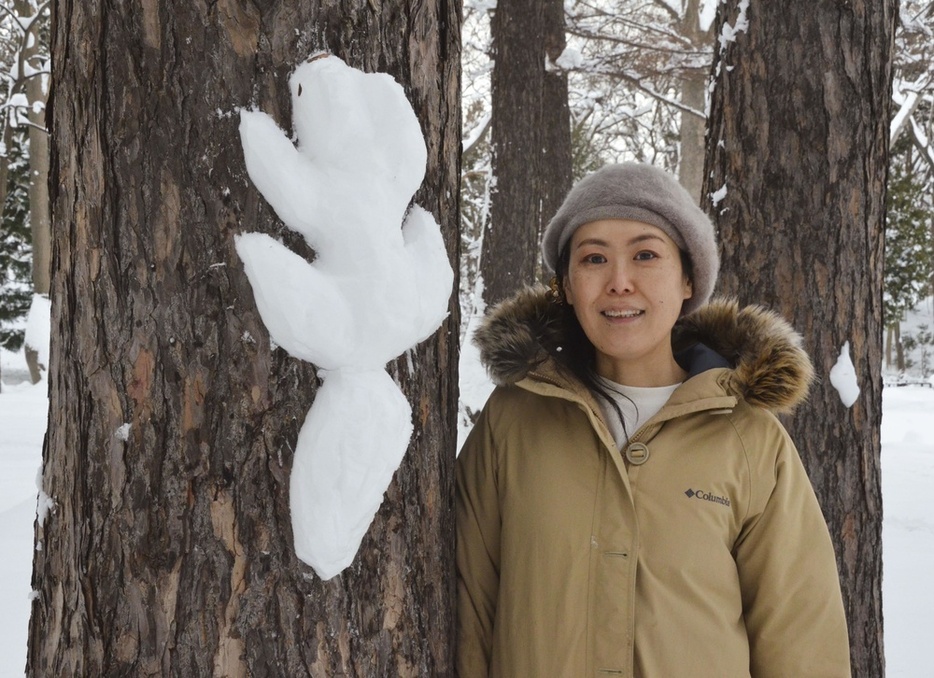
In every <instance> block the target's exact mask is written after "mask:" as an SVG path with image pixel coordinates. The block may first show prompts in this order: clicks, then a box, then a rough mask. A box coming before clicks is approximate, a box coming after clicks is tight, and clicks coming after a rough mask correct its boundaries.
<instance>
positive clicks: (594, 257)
mask: <svg viewBox="0 0 934 678" xmlns="http://www.w3.org/2000/svg"><path fill="white" fill-rule="evenodd" d="M584 263H587V264H603V263H606V257H605V256H603V255H602V254H588V255H587V256H586V257H584Z"/></svg>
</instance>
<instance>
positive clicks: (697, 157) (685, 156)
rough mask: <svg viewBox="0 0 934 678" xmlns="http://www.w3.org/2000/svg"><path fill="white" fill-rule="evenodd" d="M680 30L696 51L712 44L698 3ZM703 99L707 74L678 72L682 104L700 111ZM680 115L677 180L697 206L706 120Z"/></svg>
mask: <svg viewBox="0 0 934 678" xmlns="http://www.w3.org/2000/svg"><path fill="white" fill-rule="evenodd" d="M680 28H681V30H680V31H679V32H680V34H681V35H682V36H684V37H685V38H687V40H689V41H690V42H691V44H692V45H694V46H695V48H696V49H700V48H702V47H709V45H710V43H711V42H712V35H711V33H710V31H709V30H708V31H702V30H701V29H700V0H688V3H687V7H686V8H685V12H684V18H683V20H682V22H681V27H680ZM706 99H707V74H706V72H705V71H704V70H701V69H695V68H691V69H685V70H684V71H683V72H682V73H681V103H682V104H684V105H685V106H688V107H690V108H693V109H694V110H695V111H701V112H703V110H704V105H705V103H706ZM680 115H681V129H680V133H681V138H680V141H681V154H680V156H681V157H680V163H679V165H678V180H679V181H680V182H681V185H682V186H684V188H685V190H686V191H687V192H688V193H690V194H691V197H692V198H694V200H695V201H696V202H697V203H698V204H700V194H701V188H702V187H703V185H704V150H705V149H704V132H705V131H706V126H707V120H706V119H705V118H702V117H699V116H696V115H693V114H691V113H686V112H685V111H681V113H680Z"/></svg>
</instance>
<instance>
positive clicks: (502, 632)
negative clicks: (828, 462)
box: [457, 289, 850, 678]
mask: <svg viewBox="0 0 934 678" xmlns="http://www.w3.org/2000/svg"><path fill="white" fill-rule="evenodd" d="M555 321H556V310H555V307H554V306H553V305H552V304H551V303H550V301H549V300H548V298H547V296H546V293H545V292H544V290H541V289H535V290H527V291H524V292H522V293H521V294H519V295H518V296H517V297H516V298H514V299H513V300H511V301H508V302H506V303H504V304H502V305H500V306H499V307H497V308H496V309H494V311H493V313H492V315H491V316H490V317H488V319H487V321H486V324H485V326H484V327H483V328H482V330H481V332H480V333H478V344H479V345H480V348H481V357H482V358H483V359H484V361H485V363H486V366H487V368H488V370H489V371H490V373H491V375H492V376H493V378H494V380H496V381H497V382H498V383H499V384H500V386H498V388H497V389H496V390H495V391H494V393H493V394H492V396H491V397H490V399H489V401H488V402H487V404H486V406H485V408H484V409H483V412H482V413H481V415H480V417H479V420H478V421H477V423H476V425H475V427H474V429H473V431H472V433H471V435H470V436H469V438H468V440H467V442H466V443H465V445H464V448H463V450H462V451H461V454H460V456H459V459H458V465H457V466H458V468H457V569H458V632H457V642H458V646H457V668H458V673H459V675H460V676H462V677H463V678H474V677H482V676H487V675H489V676H508V677H512V678H535V677H539V676H540V677H543V678H544V677H549V678H551V677H558V676H569V677H579V676H597V677H606V676H638V677H641V678H676V677H678V676H691V677H692V678H701V677H704V676H710V677H716V678H724V677H735V676H754V677H756V678H760V677H763V676H775V677H779V676H781V677H783V678H791V677H794V678H801V677H805V676H840V677H843V676H847V677H848V676H850V668H849V648H848V640H847V630H846V622H845V619H844V612H843V605H842V601H841V596H840V587H839V582H838V576H837V570H836V564H835V560H834V552H833V548H832V545H831V542H830V538H829V535H828V531H827V527H826V524H825V522H824V519H823V516H822V515H821V511H820V508H819V506H818V504H817V501H816V499H815V496H814V492H813V490H812V488H811V485H810V483H809V481H808V478H807V476H806V474H805V471H804V468H803V466H802V464H801V461H800V459H799V457H798V454H797V452H796V450H795V447H794V445H793V444H792V442H791V440H790V439H789V437H788V435H787V433H786V432H785V429H784V428H783V427H782V425H781V424H780V423H779V422H778V420H777V419H776V418H775V415H774V413H775V412H781V411H787V410H790V409H791V408H793V407H794V405H796V404H797V403H798V402H800V401H801V400H802V399H803V398H804V397H805V395H806V392H807V387H808V384H809V381H810V379H811V376H812V370H811V365H810V361H809V360H808V357H807V355H806V354H805V353H804V351H803V350H802V349H801V348H800V346H799V343H800V342H799V338H798V337H797V335H796V334H795V333H794V332H793V331H792V330H791V329H790V327H789V326H788V325H787V324H786V323H785V322H784V321H783V320H781V319H780V318H778V317H777V316H775V315H774V314H771V313H770V312H768V311H765V310H763V309H761V308H758V307H750V308H746V309H742V310H740V309H739V308H738V306H737V305H736V304H735V303H733V302H727V301H719V302H714V303H712V304H709V305H708V306H706V307H704V308H702V309H700V310H699V311H697V312H695V313H693V314H692V315H690V316H688V317H686V318H682V319H681V320H679V323H678V325H677V326H676V329H675V332H674V334H673V343H674V345H675V348H676V350H678V351H682V353H680V356H679V360H685V361H688V362H690V364H689V365H686V366H685V367H686V369H688V371H689V372H690V373H691V375H692V376H690V378H689V379H688V380H687V381H685V383H683V384H682V385H681V386H680V387H679V388H678V389H677V390H676V391H675V392H674V394H673V395H672V396H671V398H670V400H669V402H668V403H667V404H666V405H665V406H664V407H663V408H662V410H661V411H660V412H658V413H657V414H656V415H655V416H654V417H653V418H652V419H651V420H649V421H648V422H647V423H646V424H645V425H644V426H643V427H642V428H641V429H639V430H638V431H636V432H635V433H634V434H633V435H632V437H631V439H630V441H629V444H628V447H627V448H625V449H624V450H623V451H622V452H620V451H619V450H618V449H617V447H616V445H615V443H614V441H613V439H612V437H611V435H610V433H609V432H608V430H607V427H606V425H605V423H604V422H603V420H602V415H601V411H600V407H599V406H598V404H597V402H596V401H595V399H594V396H593V395H592V394H591V393H590V392H589V391H588V390H587V389H586V388H585V387H584V386H583V385H582V384H581V383H580V382H579V381H577V380H576V379H575V378H574V377H573V376H571V375H570V374H569V373H568V372H567V371H566V370H565V369H564V368H562V367H561V366H560V365H559V363H557V362H556V361H555V360H553V358H552V357H551V356H553V355H554V354H555V347H556V346H557V345H560V341H561V336H560V332H559V331H558V330H557V329H556V322H555ZM710 356H714V358H715V359H714V360H713V361H712V362H711V361H710V360H709V358H710ZM717 364H720V365H729V366H728V367H723V366H720V367H709V365H717ZM705 367H709V369H705Z"/></svg>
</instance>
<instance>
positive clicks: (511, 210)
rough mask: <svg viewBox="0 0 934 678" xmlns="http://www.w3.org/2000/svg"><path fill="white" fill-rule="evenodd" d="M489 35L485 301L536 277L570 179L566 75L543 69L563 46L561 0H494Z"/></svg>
mask: <svg viewBox="0 0 934 678" xmlns="http://www.w3.org/2000/svg"><path fill="white" fill-rule="evenodd" d="M491 34H492V38H493V60H494V67H493V78H492V80H493V89H492V112H493V130H492V135H491V140H492V144H493V176H494V177H495V182H496V183H495V186H494V189H493V193H492V198H491V205H490V222H489V224H488V225H487V228H486V232H485V233H484V236H483V252H482V255H481V259H480V273H481V275H482V277H483V299H484V301H485V302H486V304H487V305H491V304H494V303H496V302H498V301H501V300H502V299H504V298H505V297H508V296H509V295H511V294H512V293H513V292H514V291H516V290H517V289H519V288H520V287H522V286H524V285H527V284H528V283H530V282H531V281H532V280H534V279H535V278H536V276H537V269H538V261H539V256H538V244H539V234H540V233H541V230H542V228H543V224H544V223H547V221H548V219H550V218H551V216H552V215H553V214H554V211H556V210H557V207H558V206H559V205H560V204H561V201H562V200H563V199H564V196H565V194H566V193H567V190H568V189H569V188H570V183H571V124H570V114H569V112H568V94H567V78H566V76H564V75H561V74H558V73H548V72H546V70H545V57H546V54H547V55H548V56H549V57H550V58H551V59H552V60H554V59H557V57H558V56H560V54H561V52H562V51H563V49H564V44H565V43H564V41H565V38H564V12H563V3H562V2H561V1H560V0H510V1H509V2H501V3H499V4H498V5H497V8H496V11H495V12H494V13H493V19H492V22H491Z"/></svg>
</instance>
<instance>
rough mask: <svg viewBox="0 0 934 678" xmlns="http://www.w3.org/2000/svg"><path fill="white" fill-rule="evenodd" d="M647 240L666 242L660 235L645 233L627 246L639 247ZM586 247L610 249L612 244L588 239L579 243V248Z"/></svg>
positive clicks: (596, 239)
mask: <svg viewBox="0 0 934 678" xmlns="http://www.w3.org/2000/svg"><path fill="white" fill-rule="evenodd" d="M646 240H660V241H661V242H665V241H664V240H662V237H661V236H660V235H656V234H655V233H643V234H641V235H637V236H636V237H634V238H632V239H630V240H627V241H626V244H627V245H638V244H639V243H640V242H645V241H646ZM585 245H596V246H597V247H609V246H610V243H608V242H607V241H606V240H601V239H600V238H586V239H584V240H581V241H580V242H579V243H577V247H578V248H580V247H584V246H585Z"/></svg>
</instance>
